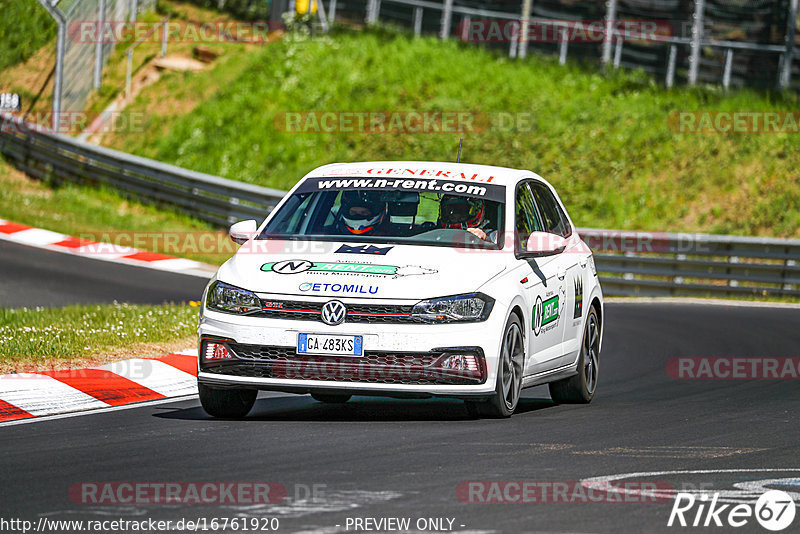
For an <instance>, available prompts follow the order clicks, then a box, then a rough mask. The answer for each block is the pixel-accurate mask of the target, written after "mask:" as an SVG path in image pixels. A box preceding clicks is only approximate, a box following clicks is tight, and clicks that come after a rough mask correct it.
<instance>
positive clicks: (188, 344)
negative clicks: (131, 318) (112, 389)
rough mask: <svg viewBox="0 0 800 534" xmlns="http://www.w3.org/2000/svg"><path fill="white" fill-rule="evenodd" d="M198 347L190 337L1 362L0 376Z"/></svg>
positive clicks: (82, 366) (56, 369) (148, 355)
mask: <svg viewBox="0 0 800 534" xmlns="http://www.w3.org/2000/svg"><path fill="white" fill-rule="evenodd" d="M196 347H197V341H196V339H195V338H194V337H193V336H192V337H188V338H186V339H181V340H178V341H171V342H162V343H139V344H137V345H134V346H132V347H128V348H124V349H108V350H105V351H102V352H98V353H96V354H91V355H88V356H82V357H77V358H64V359H53V360H46V361H44V362H37V363H36V364H32V363H30V362H6V361H0V374H12V373H32V372H35V371H61V370H65V369H83V368H86V367H97V366H99V365H104V364H107V363H111V362H116V361H120V360H128V359H130V358H157V357H159V356H164V355H165V354H170V353H175V352H180V351H184V350H187V349H194V348H196Z"/></svg>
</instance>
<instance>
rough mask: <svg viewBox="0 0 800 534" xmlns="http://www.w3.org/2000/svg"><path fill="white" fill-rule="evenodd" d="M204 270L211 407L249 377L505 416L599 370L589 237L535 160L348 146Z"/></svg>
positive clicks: (242, 387) (202, 339)
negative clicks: (505, 163)
mask: <svg viewBox="0 0 800 534" xmlns="http://www.w3.org/2000/svg"><path fill="white" fill-rule="evenodd" d="M230 235H231V238H232V239H233V240H234V241H236V242H238V243H241V244H242V246H241V247H240V248H239V250H238V251H237V253H236V254H235V255H234V256H233V257H232V258H231V259H230V260H228V261H227V262H226V263H225V264H224V265H222V267H220V269H219V271H218V272H217V274H216V275H215V277H214V278H213V279H212V280H211V282H210V283H209V285H208V287H207V288H206V291H205V294H204V297H203V307H202V311H201V316H200V322H199V329H198V332H199V355H200V357H199V361H198V366H199V369H198V375H197V376H198V388H199V393H200V400H201V403H202V405H203V408H204V409H205V410H206V411H207V412H208V413H209V414H210V415H212V416H217V417H228V418H235V417H244V416H245V415H246V414H247V413H248V412H249V411H250V409H251V408H252V407H253V404H254V402H255V399H256V396H257V393H258V390H270V391H282V392H290V393H298V394H309V393H310V394H311V395H312V396H313V397H314V398H315V399H317V400H318V401H321V402H346V401H347V400H349V399H350V397H351V396H352V395H373V396H374V395H383V396H392V397H399V398H427V397H432V396H436V397H454V398H459V399H463V400H464V401H466V403H467V407H468V409H469V410H470V412H471V413H472V414H474V415H478V416H488V417H508V416H510V415H511V414H512V413H513V412H514V410H515V409H516V408H517V404H518V402H519V398H520V391H521V389H523V388H526V387H530V386H535V385H539V384H545V383H548V384H549V388H550V393H551V396H552V398H553V400H554V401H556V402H558V403H588V402H590V401H591V400H592V397H593V396H594V394H595V390H596V387H597V377H598V363H599V362H598V358H599V353H600V348H601V342H602V333H603V295H602V291H601V288H600V284H599V282H598V278H597V272H596V269H595V266H594V259H593V256H592V253H591V251H590V250H589V248H588V247H587V246H586V244H585V243H584V242H583V241H582V240H581V238H580V237H579V236H578V234H577V232H576V230H575V227H574V225H573V223H572V221H571V220H570V218H569V216H568V215H567V212H566V210H565V209H564V206H563V204H562V203H561V201H560V200H559V198H558V195H557V194H556V192H555V190H554V189H553V187H552V186H551V185H550V184H549V183H547V182H546V181H545V180H544V179H542V178H541V177H540V176H538V175H536V174H534V173H533V172H530V171H525V170H515V169H507V168H501V167H491V166H483V165H470V164H459V163H434V162H371V163H344V164H332V165H326V166H323V167H320V168H318V169H316V170H314V171H312V172H310V173H309V174H308V175H306V176H305V177H304V178H303V179H302V180H301V181H300V182H299V183H298V184H297V185H296V186H295V187H294V188H293V189H292V190H291V191H290V192H289V193H288V194H287V195H286V196H285V197H284V199H283V200H282V201H281V202H280V203H279V204H278V206H277V207H276V208H275V209H274V210H273V211H272V212H271V213H270V215H269V217H267V219H266V220H265V221H264V222H263V223H262V224H261V225H260V226H257V223H256V221H242V222H239V223H236V224H234V225H233V226H232V227H231V230H230Z"/></svg>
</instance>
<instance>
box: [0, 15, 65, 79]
mask: <svg viewBox="0 0 800 534" xmlns="http://www.w3.org/2000/svg"><path fill="white" fill-rule="evenodd" d="M55 36H56V23H55V21H54V20H53V18H52V17H51V16H50V15H49V14H48V13H47V11H46V10H45V9H44V8H43V7H42V6H41V5H39V3H38V2H36V1H35V0H3V3H2V16H0V71H2V70H3V69H5V68H6V67H10V66H11V65H15V64H17V63H19V62H21V61H25V60H26V59H28V58H29V57H31V56H32V55H33V54H34V52H36V51H37V50H39V48H41V47H42V46H43V45H44V44H45V43H47V42H48V41H49V40H51V39H53V38H55Z"/></svg>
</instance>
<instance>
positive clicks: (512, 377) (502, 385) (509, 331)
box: [467, 314, 525, 418]
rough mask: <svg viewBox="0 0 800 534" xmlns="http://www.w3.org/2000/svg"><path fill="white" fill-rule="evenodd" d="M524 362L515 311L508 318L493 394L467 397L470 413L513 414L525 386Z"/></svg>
mask: <svg viewBox="0 0 800 534" xmlns="http://www.w3.org/2000/svg"><path fill="white" fill-rule="evenodd" d="M524 363H525V345H524V338H523V335H522V326H521V324H520V322H519V318H518V317H517V316H516V315H514V314H512V315H511V317H509V318H508V321H507V322H506V328H505V330H504V333H503V345H502V349H501V353H500V361H499V365H498V369H497V385H496V386H495V392H494V395H493V396H492V397H491V398H490V399H489V400H486V401H483V402H476V401H467V410H468V411H469V413H470V415H473V416H484V417H496V418H500V417H510V416H511V414H513V413H514V410H516V409H517V404H518V403H519V394H520V391H521V390H522V366H523V364H524Z"/></svg>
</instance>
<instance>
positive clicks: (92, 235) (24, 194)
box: [0, 158, 234, 264]
mask: <svg viewBox="0 0 800 534" xmlns="http://www.w3.org/2000/svg"><path fill="white" fill-rule="evenodd" d="M0 218H2V219H6V220H10V221H13V222H16V223H20V224H27V225H29V226H34V227H37V228H45V229H47V230H53V231H57V232H61V233H65V234H68V235H73V236H79V237H83V238H85V239H91V240H94V241H98V240H102V241H109V240H110V241H112V242H114V243H115V244H120V245H136V243H134V242H133V241H134V240H136V239H139V240H140V241H139V243H143V244H145V245H152V246H143V247H138V248H144V249H145V250H152V251H154V252H161V253H164V254H168V255H171V256H182V257H187V258H190V259H194V260H198V261H203V262H207V263H212V264H221V263H222V262H223V261H225V260H226V259H228V258H229V257H230V256H231V255H233V252H234V250H233V249H234V247H232V246H230V245H232V243H229V241H228V240H227V239H226V238H224V236H222V235H221V234H220V233H219V232H218V231H217V230H215V229H213V228H211V227H210V226H209V225H207V224H205V223H203V222H201V221H198V220H196V219H193V218H191V217H189V216H186V215H182V214H179V213H176V212H173V211H170V210H168V209H159V208H157V207H155V206H151V205H145V204H141V203H138V202H134V201H131V200H127V199H125V198H124V197H121V196H120V195H118V194H117V193H115V192H113V191H110V190H106V189H94V188H90V187H81V186H77V185H63V186H56V187H49V186H48V185H47V184H43V183H41V182H39V181H36V180H32V179H30V178H27V177H25V176H24V175H23V174H22V173H20V172H19V171H17V170H15V169H14V168H13V167H12V166H11V165H9V164H8V163H5V162H3V160H2V158H0ZM207 232H212V233H214V234H215V242H217V241H216V240H219V242H220V243H221V244H222V245H223V246H224V247H226V248H224V249H222V250H220V251H217V249H216V248H211V249H210V250H199V249H198V248H197V247H193V248H184V247H170V246H169V244H168V243H167V241H166V240H165V239H163V238H160V236H164V235H166V234H169V233H176V234H178V235H179V236H181V237H183V236H185V237H186V239H181V241H180V243H184V244H186V245H191V244H192V243H198V242H199V235H200V234H202V233H207ZM142 236H145V237H144V238H143V237H142ZM193 236H194V237H197V238H196V239H192V237H193Z"/></svg>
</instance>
